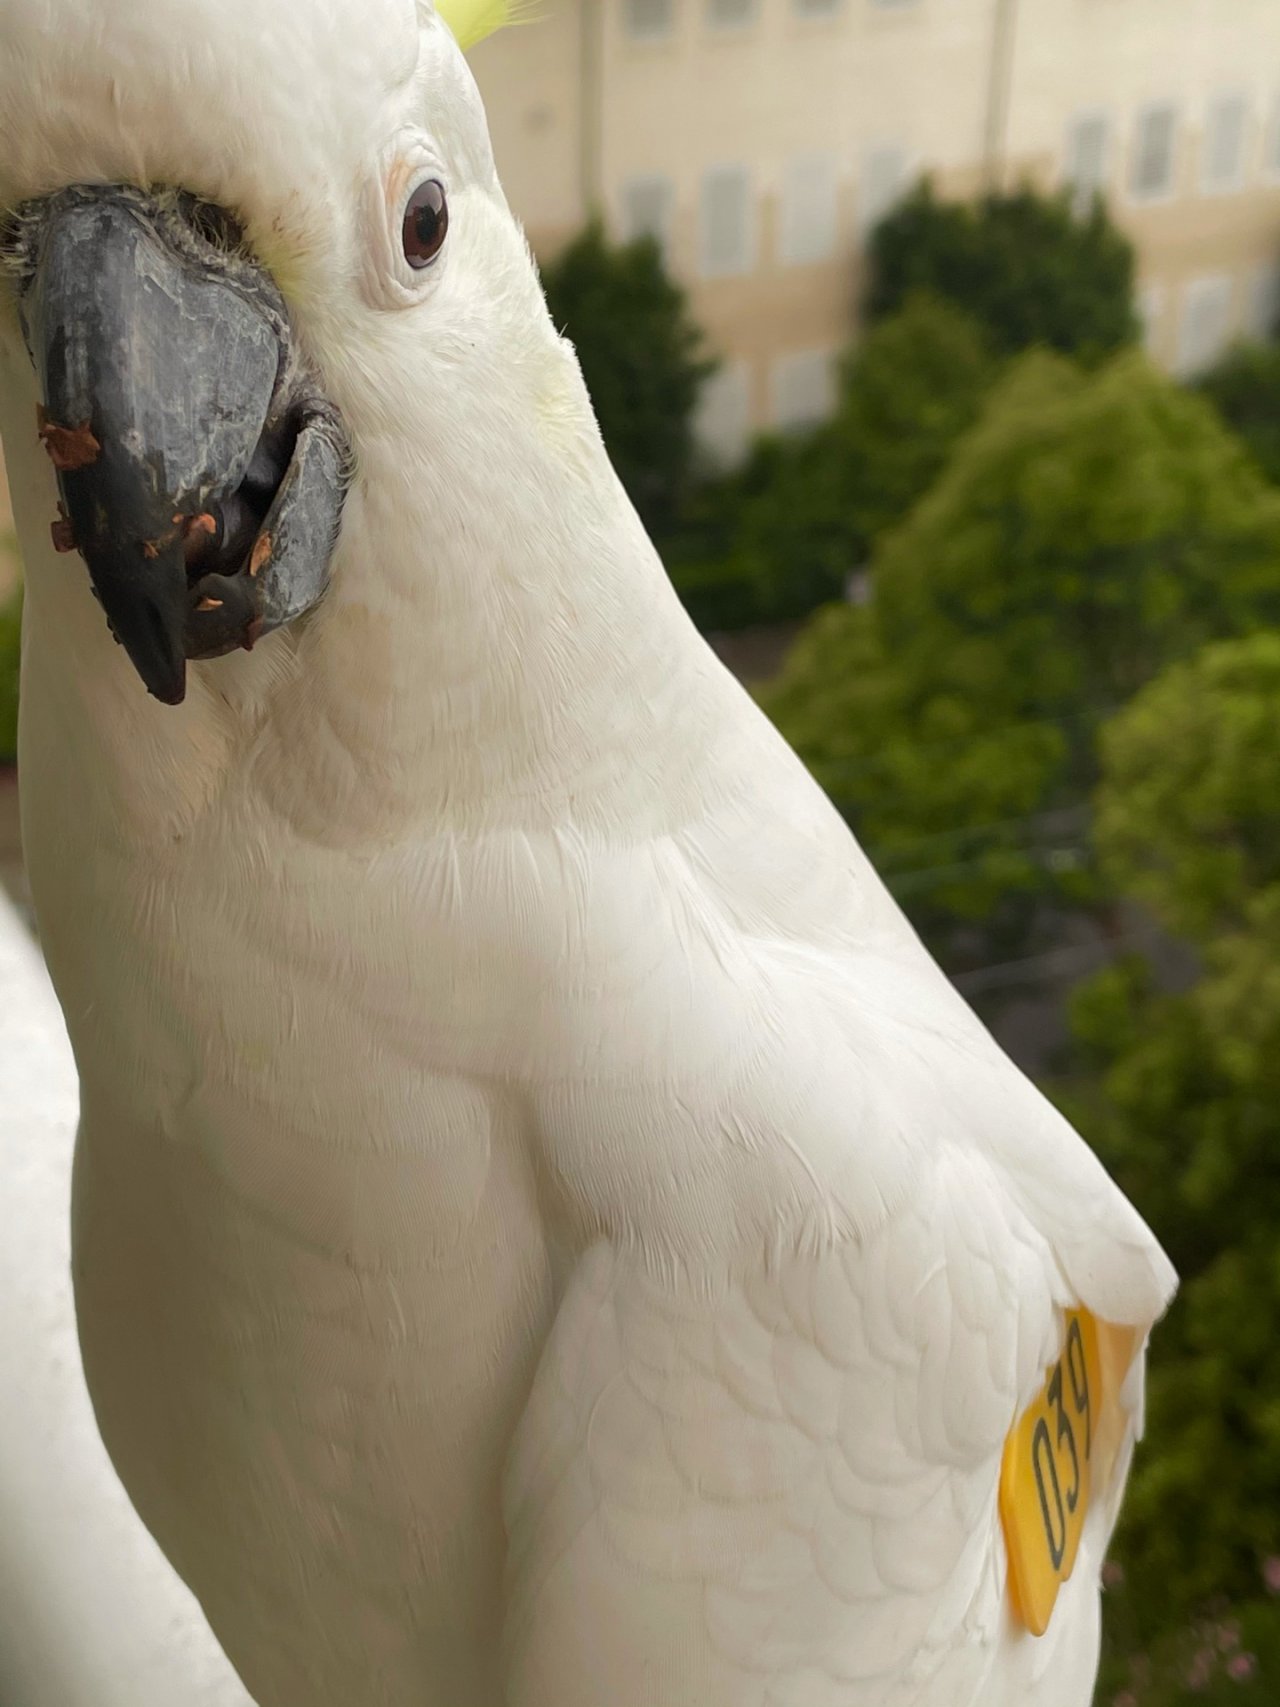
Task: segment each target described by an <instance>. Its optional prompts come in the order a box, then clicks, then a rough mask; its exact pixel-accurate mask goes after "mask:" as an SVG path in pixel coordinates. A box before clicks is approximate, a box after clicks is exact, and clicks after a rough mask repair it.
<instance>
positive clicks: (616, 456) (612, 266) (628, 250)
mask: <svg viewBox="0 0 1280 1707" xmlns="http://www.w3.org/2000/svg"><path fill="white" fill-rule="evenodd" d="M542 283H543V288H544V290H545V291H546V296H547V304H548V307H549V308H550V310H551V317H552V319H553V320H554V322H555V324H556V327H557V328H558V329H559V330H560V331H561V332H563V333H565V334H566V335H567V336H568V338H569V339H570V340H571V341H572V343H573V346H574V348H575V349H576V351H577V353H578V360H579V361H580V363H581V364H582V372H583V377H584V378H585V380H586V382H587V389H588V390H589V391H590V393H591V400H592V403H593V404H594V406H595V411H596V418H597V420H598V421H599V423H600V431H601V433H602V435H603V437H604V442H605V444H606V446H607V447H608V451H609V455H610V457H611V458H612V460H613V465H614V467H615V468H616V469H617V471H618V475H619V477H620V478H621V480H622V483H623V485H624V486H625V487H626V489H627V492H628V493H629V494H630V497H631V501H632V502H633V503H634V504H635V506H636V509H637V510H638V511H639V512H640V515H641V518H642V519H643V521H644V523H645V525H646V527H647V528H648V529H649V531H650V532H651V533H653V534H655V535H662V534H664V533H666V532H668V531H669V530H670V528H671V527H672V525H673V523H674V521H675V519H676V516H677V515H678V514H679V511H680V506H681V504H682V502H683V500H684V497H685V494H686V492H687V490H688V487H689V483H690V480H691V477H692V471H693V459H694V439H693V412H694V407H695V405H696V403H697V400H698V393H699V391H700V389H701V387H702V384H703V382H704V381H705V380H706V379H707V377H708V376H709V375H710V374H711V373H712V372H713V371H714V366H715V364H714V362H712V361H711V360H710V359H709V358H708V357H707V355H706V354H705V352H704V350H703V345H702V334H701V332H700V331H699V329H698V327H697V326H696V324H695V323H694V321H693V320H692V318H691V317H690V315H689V312H688V307H687V304H686V301H685V295H684V292H683V291H682V290H681V289H680V287H679V286H678V285H677V284H675V283H674V282H673V281H672V280H671V279H670V278H668V277H667V274H666V272H665V271H664V269H663V265H662V256H661V253H660V251H659V249H658V246H657V244H656V243H654V242H653V241H652V240H651V239H649V238H642V239H641V240H639V241H638V242H635V243H628V244H624V245H614V244H611V243H609V241H608V240H607V239H606V237H605V234H604V231H603V229H602V228H601V227H600V225H599V224H592V225H590V226H588V227H587V229H586V230H585V231H583V232H582V234H581V235H580V236H579V237H577V238H576V239H575V240H574V241H573V242H572V243H571V244H570V245H569V246H568V248H566V249H564V250H563V251H562V252H561V253H560V255H558V256H557V257H556V259H555V260H554V261H551V262H549V263H548V264H547V265H546V266H545V267H544V268H543V270H542Z"/></svg>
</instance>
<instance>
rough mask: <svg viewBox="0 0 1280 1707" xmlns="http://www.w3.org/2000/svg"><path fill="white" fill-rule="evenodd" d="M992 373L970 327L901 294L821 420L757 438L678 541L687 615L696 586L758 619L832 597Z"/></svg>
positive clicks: (956, 315)
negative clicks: (731, 595) (716, 591)
mask: <svg viewBox="0 0 1280 1707" xmlns="http://www.w3.org/2000/svg"><path fill="white" fill-rule="evenodd" d="M996 373H997V368H996V365H995V362H994V360H993V358H992V356H991V354H990V351H989V350H988V348H987V345H986V342H985V340H984V338H983V335H982V333H981V331H980V329H979V328H978V327H977V326H976V325H975V324H974V322H973V321H971V320H970V319H969V318H968V317H967V316H966V315H964V314H961V313H960V312H959V310H958V309H956V308H953V307H952V306H951V305H949V304H947V303H944V302H941V301H939V300H937V299H936V298H929V297H925V296H917V297H913V298H912V299H911V300H910V301H909V302H908V303H907V304H906V305H905V306H904V308H903V309H902V311H901V313H899V314H897V315H895V316H894V317H893V318H892V319H889V320H885V321H883V322H882V323H881V324H880V325H878V326H876V327H874V328H873V329H872V330H871V331H870V332H869V333H868V334H867V336H866V338H865V339H864V340H863V341H862V342H861V343H860V344H858V345H856V346H855V347H854V348H853V349H852V350H851V351H850V352H849V353H848V355H847V356H846V357H845V360H844V362H843V364H842V367H841V374H840V384H839V393H838V403H837V408H836V412H835V415H834V416H833V418H832V419H831V420H830V421H829V422H826V423H824V424H823V425H822V426H820V427H818V428H817V429H815V430H814V431H812V432H810V433H806V434H803V435H800V436H797V437H791V438H785V437H777V438H770V439H765V440H762V441H760V443H758V444H757V446H756V448H755V451H754V452H753V454H752V456H751V457H750V459H749V460H748V462H747V464H746V466H745V467H744V468H743V469H742V470H741V471H740V472H739V473H738V474H736V475H734V476H732V477H731V478H730V479H728V480H727V481H724V482H721V483H720V484H719V486H718V487H717V488H716V489H715V492H714V494H713V495H710V496H708V495H706V494H704V495H703V498H702V500H701V508H700V510H699V511H698V512H697V514H698V520H699V521H700V522H701V523H702V527H701V531H700V532H699V531H698V530H697V529H695V528H690V529H689V530H688V532H687V534H686V542H685V547H684V549H683V551H681V550H680V549H679V548H678V549H677V554H676V557H675V561H674V565H673V579H674V580H675V582H676V585H677V586H678V587H679V588H680V590H681V592H682V593H684V594H685V596H686V598H687V599H689V601H690V604H691V608H693V610H694V614H695V616H697V617H698V618H699V619H700V620H704V619H705V617H706V614H707V606H706V604H705V603H703V604H702V605H699V604H698V603H697V602H695V600H696V598H697V595H698V594H700V593H701V592H702V589H703V587H704V586H706V585H708V584H711V585H714V586H716V587H724V586H725V585H730V584H731V585H735V586H737V587H739V588H741V589H744V590H745V595H746V596H745V598H744V600H743V604H742V606H741V607H740V608H741V609H742V611H743V614H744V615H747V617H748V620H750V619H754V620H756V621H765V620H778V619H781V618H787V617H794V616H799V615H805V614H807V613H808V612H809V611H811V610H813V609H814V608H815V607H816V606H817V605H819V604H823V603H825V602H826V601H827V600H828V599H833V598H838V597H839V596H840V594H841V593H842V592H843V590H844V588H845V585H846V583H847V581H848V580H849V577H850V576H851V575H852V574H853V572H854V571H855V570H857V569H859V568H861V567H862V566H863V565H864V564H865V563H866V561H867V559H868V557H869V556H870V554H871V551H872V549H873V547H874V544H875V541H876V540H877V539H878V538H879V536H880V535H881V534H882V533H883V532H885V530H886V529H888V528H890V527H892V526H894V525H896V524H897V523H898V522H900V521H901V520H902V519H903V518H904V517H905V516H906V514H907V513H908V511H909V510H910V509H911V507H912V505H913V504H915V502H916V501H917V500H918V499H919V498H920V497H921V496H922V495H923V494H924V492H926V491H927V490H928V488H929V487H930V485H932V483H933V481H934V480H935V479H936V478H937V476H938V475H939V474H940V472H941V471H942V468H943V466H944V465H945V462H946V459H947V456H948V454H949V452H950V450H951V448H952V446H953V445H954V444H955V442H956V440H957V439H958V438H959V436H960V434H961V433H962V432H963V431H964V430H965V429H966V428H967V427H968V426H969V425H971V423H972V422H973V420H974V419H975V418H976V416H977V413H978V410H979V408H980V407H981V404H982V400H983V398H984V397H985V395H986V393H987V392H988V391H989V389H990V387H991V385H992V383H993V381H994V379H995V376H996ZM708 524H709V525H708ZM713 563H714V564H718V565H719V566H720V573H719V574H718V575H715V576H709V575H708V574H707V572H706V570H705V568H704V566H705V565H708V564H713ZM699 576H701V577H702V579H699ZM695 589H696V591H695ZM691 593H694V597H693V598H690V594H691ZM704 625H706V626H713V624H709V623H705V620H704Z"/></svg>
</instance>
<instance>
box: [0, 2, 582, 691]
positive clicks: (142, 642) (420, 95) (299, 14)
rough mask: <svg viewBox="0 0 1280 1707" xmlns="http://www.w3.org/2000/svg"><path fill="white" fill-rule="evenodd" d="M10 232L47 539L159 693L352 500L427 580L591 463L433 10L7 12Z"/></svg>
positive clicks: (271, 614)
mask: <svg viewBox="0 0 1280 1707" xmlns="http://www.w3.org/2000/svg"><path fill="white" fill-rule="evenodd" d="M454 3H455V6H461V7H462V8H463V10H464V11H465V10H466V9H467V7H469V8H470V11H471V13H472V14H474V11H475V0H454ZM454 21H455V23H456V22H457V21H458V20H457V17H456V16H455V20H454ZM466 22H468V23H470V24H474V22H475V19H474V16H471V17H468V18H467V19H466ZM0 218H2V219H3V226H2V227H0V249H2V258H3V263H4V273H5V275H6V276H7V288H5V286H4V284H3V283H0V339H4V338H5V337H6V336H7V337H8V338H9V340H10V345H11V349H12V348H17V347H18V343H19V340H21V344H22V345H23V346H25V356H24V359H27V360H29V363H30V364H31V367H32V368H33V369H34V382H35V388H36V393H37V395H38V397H39V405H40V407H39V416H38V419H37V418H34V417H35V411H34V410H33V411H32V416H33V418H32V419H31V420H30V423H29V433H30V435H31V437H32V440H33V442H34V438H35V435H36V434H37V433H38V434H39V436H40V438H41V439H42V440H43V443H44V449H45V451H47V453H48V455H49V457H50V458H51V459H52V462H53V465H54V469H55V470H56V476H57V483H58V488H59V495H60V500H61V504H62V506H63V509H64V518H63V521H62V522H61V523H60V524H59V526H58V527H57V528H56V529H55V537H57V538H59V541H60V543H61V545H62V546H63V547H64V548H69V547H71V546H72V545H74V546H75V547H76V548H78V549H79V551H80V553H81V554H82V556H83V557H84V559H85V561H86V562H87V565H88V569H89V577H90V579H91V582H92V588H93V592H94V594H95V595H96V597H97V599H98V601H99V603H100V604H101V605H102V607H103V608H104V610H105V613H106V616H107V619H108V622H109V624H110V627H111V629H112V630H113V632H114V633H115V635H116V637H117V638H118V639H119V640H120V641H121V642H122V643H123V646H124V648H125V650H126V652H127V654H128V656H129V658H130V659H131V660H132V662H133V665H134V666H135V667H136V670H137V672H138V674H139V675H140V676H141V677H142V679H143V681H144V682H145V683H146V685H147V687H148V688H149V689H150V691H151V692H152V693H153V694H154V695H155V696H157V697H158V698H160V699H162V700H166V701H170V702H176V701H179V700H181V699H182V698H183V696H184V693H185V691H186V679H187V661H188V660H189V659H192V658H211V657H215V656H217V655H219V654H221V653H225V652H227V651H229V650H231V649H233V648H236V647H250V646H252V644H253V642H254V641H255V640H256V639H257V637H258V636H259V634H261V633H262V632H264V631H268V630H270V629H272V628H277V627H286V628H287V627H289V626H290V625H292V624H293V623H294V621H295V619H297V618H299V617H301V616H303V615H305V613H307V612H308V611H310V610H311V608H312V607H313V606H314V605H315V604H316V603H317V601H318V600H319V599H320V596H321V594H322V593H323V592H324V591H325V588H326V584H327V582H328V581H329V579H330V576H331V575H332V576H333V577H334V579H335V581H336V579H337V578H338V577H340V576H341V575H342V574H343V573H346V572H347V570H346V568H345V564H346V557H347V551H346V542H345V540H344V545H343V547H342V548H341V549H339V551H338V555H337V559H336V561H331V559H333V554H334V549H335V541H336V540H337V539H338V537H339V533H340V529H342V514H343V506H344V502H347V503H348V517H347V522H348V525H347V528H346V529H345V530H342V531H343V532H344V533H350V532H351V531H352V528H353V527H355V531H356V532H357V533H359V534H360V536H361V540H360V543H361V547H362V549H361V553H360V555H361V557H362V559H363V560H364V562H365V570H364V572H366V573H367V574H368V575H369V576H370V577H372V576H374V575H376V574H377V572H378V566H377V564H376V563H371V562H369V561H368V559H369V558H370V557H371V556H372V557H377V556H379V555H380V556H381V557H382V558H383V559H384V560H387V559H393V558H394V559H395V560H396V561H395V565H394V570H393V571H392V570H389V572H395V573H401V574H403V573H407V572H409V569H408V568H407V565H408V564H409V561H410V560H412V573H414V574H418V573H419V572H420V570H421V572H422V573H424V574H429V565H430V562H431V557H432V541H433V536H442V537H441V544H440V550H441V552H442V553H443V552H445V551H446V550H447V549H448V546H447V544H446V542H445V540H444V538H443V536H444V535H446V534H447V535H448V536H449V538H450V539H451V540H452V542H453V547H454V548H456V545H457V541H458V539H459V538H460V537H466V536H467V535H468V533H469V532H470V534H471V535H472V537H473V538H474V537H476V536H478V535H483V534H484V531H485V528H486V527H488V528H490V529H493V530H495V535H501V534H502V533H503V532H504V531H505V532H506V534H508V535H509V534H510V531H511V529H512V528H513V527H514V526H516V525H517V514H516V511H517V509H518V505H519V502H520V500H519V498H518V497H517V498H515V499H513V501H512V504H511V506H510V507H509V508H508V509H506V510H504V508H503V502H502V500H501V498H500V496H498V488H499V487H500V485H501V484H502V483H503V482H504V480H509V482H510V484H511V486H512V489H513V491H514V490H515V489H517V488H520V487H521V486H523V488H524V489H525V490H526V491H527V492H528V493H535V492H536V491H537V490H538V489H539V487H540V485H541V482H540V479H539V474H538V463H539V460H540V459H541V458H544V457H545V458H548V459H551V460H553V461H555V462H556V464H557V466H560V467H563V465H564V459H565V452H566V446H567V445H568V443H569V441H573V442H574V443H575V444H576V446H577V449H578V451H579V452H582V453H583V454H585V455H586V456H587V457H588V458H593V457H594V456H595V455H596V454H597V452H596V449H595V448H594V446H595V442H596V435H595V431H594V425H593V423H592V422H591V418H590V410H589V406H588V404H587V402H586V398H585V392H583V390H582V387H581V382H580V378H579V376H578V374H577V369H576V364H575V363H574V362H573V360H572V357H571V355H570V354H569V353H568V351H567V349H566V347H565V346H563V345H562V344H561V342H560V340H559V339H558V338H557V337H556V336H555V333H554V331H553V329H552V328H551V326H550V323H549V321H548V318H547V315H546V311H545V307H544V305H543V303H542V299H541V294H540V291H539V288H538V284H537V279H536V274H535V271H534V269H533V267H532V264H531V262H530V259H529V256H528V253H527V250H526V247H525V244H524V241H523V238H522V236H521V234H520V232H519V229H518V227H517V226H516V224H515V222H514V221H513V219H512V218H511V216H510V214H509V212H508V210H507V207H506V204H505V201H504V199H503V196H502V193H501V190H500V188H499V186H498V183H497V179H496V176H495V171H494V164H493V157H492V153H491V149H490V144H489V140H488V134H487V129H486V124H485V118H484V113H483V109H482V107H481V103H480V100H479V97H478V95H477V92H476V89H475V85H474V83H473V81H472V78H471V76H470V73H469V71H468V69H467V66H466V63H465V61H464V59H463V56H462V52H461V51H460V48H459V46H458V44H457V41H456V40H455V38H454V35H453V33H452V32H451V30H450V28H449V27H448V25H447V24H446V22H445V21H444V19H443V18H442V17H441V16H440V15H439V14H438V13H437V11H436V10H435V8H434V7H433V6H432V5H431V4H430V0H95V3H94V4H92V5H85V4H84V3H83V0H12V3H11V4H9V5H7V6H6V8H5V11H4V17H3V20H2V21H0ZM13 436H14V434H13V430H12V427H11V429H10V437H11V438H12V437H13ZM7 442H8V441H7ZM8 448H9V451H10V457H11V460H12V457H13V446H12V445H9V447H8ZM353 481H354V488H353V489H352V492H351V497H350V500H349V501H348V488H349V487H350V486H351V483H352V482H353ZM528 501H529V502H536V500H533V499H530V500H528ZM50 508H51V509H52V504H51V505H50ZM357 510H358V511H359V523H358V525H357V524H355V523H353V520H352V517H353V513H354V512H355V511H357ZM478 511H483V512H484V519H483V520H481V519H478V516H477V512H478ZM51 519H52V518H51ZM424 565H425V566H427V567H426V568H425V569H423V568H422V566H424ZM350 572H351V573H355V571H350ZM87 591H88V589H87V588H86V589H85V592H86V596H87ZM303 626H304V627H305V626H306V625H305V624H304V625H303ZM95 631H96V632H99V633H100V637H101V641H102V646H103V649H104V657H103V659H92V658H90V659H86V658H80V659H78V660H77V667H80V668H86V669H92V668H95V667H98V665H99V664H103V666H104V667H105V662H104V660H106V659H109V658H110V657H111V655H112V654H113V649H112V648H111V646H110V642H109V639H108V637H107V634H106V630H105V627H104V626H103V625H102V624H101V622H100V621H99V622H98V623H97V624H96V625H95Z"/></svg>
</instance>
